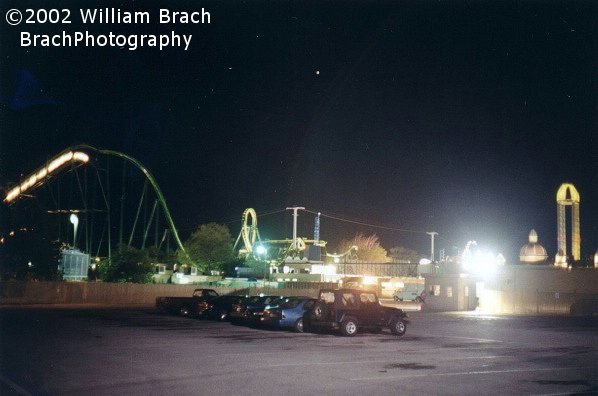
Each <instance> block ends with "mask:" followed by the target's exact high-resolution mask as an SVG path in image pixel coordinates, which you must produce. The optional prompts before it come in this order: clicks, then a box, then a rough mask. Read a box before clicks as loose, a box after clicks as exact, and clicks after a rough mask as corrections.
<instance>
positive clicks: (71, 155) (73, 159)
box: [4, 144, 255, 260]
mask: <svg viewBox="0 0 598 396" xmlns="http://www.w3.org/2000/svg"><path fill="white" fill-rule="evenodd" d="M82 150H88V151H93V152H96V153H98V154H103V155H112V156H116V157H119V158H122V159H124V160H126V161H128V162H130V163H132V164H133V165H134V166H136V167H137V168H138V169H139V170H140V171H141V172H142V173H143V174H144V175H145V177H146V178H147V180H148V181H149V182H150V184H151V186H152V188H153V189H154V192H155V194H156V197H157V199H158V202H159V203H160V206H161V207H162V210H163V212H164V216H165V218H166V221H167V222H168V226H169V228H170V231H171V232H172V235H173V237H174V239H175V241H176V243H177V246H178V248H179V249H180V250H181V251H182V252H183V253H184V254H185V256H187V258H188V259H189V260H190V258H189V255H188V253H187V251H186V250H185V247H184V246H183V243H182V242H181V239H180V238H179V234H178V232H177V229H176V227H175V225H174V221H173V219H172V215H171V214H170V210H169V209H168V205H167V204H166V199H165V198H164V195H163V194H162V190H160V187H159V186H158V183H157V182H156V179H155V178H154V176H153V175H152V174H151V172H150V171H149V170H148V169H147V168H146V167H145V166H144V165H143V164H142V163H141V162H140V161H139V160H137V159H135V158H133V157H131V156H130V155H127V154H125V153H121V152H119V151H114V150H107V149H98V148H95V147H93V146H90V145H86V144H82V145H78V146H75V147H72V148H68V149H66V150H64V151H62V152H61V153H60V154H59V155H57V156H56V157H54V158H52V159H51V160H50V161H48V162H47V163H46V164H45V165H44V166H42V167H41V168H39V169H37V170H36V171H35V172H33V173H32V174H30V175H29V176H27V177H26V178H25V179H24V181H22V182H21V183H20V184H19V185H18V186H16V187H14V188H13V189H11V190H10V191H9V192H8V194H7V195H6V198H5V199H4V202H5V203H11V202H12V201H14V200H16V199H17V198H18V197H19V196H20V195H22V194H23V193H25V191H29V190H32V189H35V188H37V187H40V186H41V185H43V184H44V182H45V181H46V180H47V179H48V178H49V177H50V176H51V175H52V173H55V172H58V171H59V170H60V168H61V167H63V166H64V165H67V164H69V163H77V162H80V163H81V164H86V163H88V162H89V156H88V154H86V153H85V152H84V151H82ZM253 214H254V216H255V211H254V212H253Z"/></svg>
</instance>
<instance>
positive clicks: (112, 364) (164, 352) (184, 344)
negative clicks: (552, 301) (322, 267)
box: [0, 306, 598, 395]
mask: <svg viewBox="0 0 598 396" xmlns="http://www.w3.org/2000/svg"><path fill="white" fill-rule="evenodd" d="M409 315H410V320H411V323H410V324H409V326H408V329H407V333H406V335H405V336H403V337H397V336H393V335H391V334H390V333H389V332H388V331H383V332H382V333H380V334H369V333H360V334H358V335H357V336H355V337H352V338H347V337H342V336H339V335H337V334H311V333H302V334H298V333H292V332H287V331H273V330H263V329H255V328H248V327H243V326H233V325H231V324H229V323H227V322H212V321H204V320H196V319H188V318H182V317H176V316H168V315H165V314H160V313H157V312H155V311H154V310H153V309H152V308H150V307H136V308H123V307H112V308H106V307H99V306H96V307H76V308H73V307H68V306H63V307H29V308H25V307H20V308H16V307H8V308H7V307H3V308H0V341H1V344H0V346H1V350H0V393H1V394H2V395H38V394H49V395H83V394H85V395H89V394H93V395H115V394H126V395H166V394H168V395H172V394H176V395H231V394H247V395H279V394H289V395H314V394H321V395H341V394H343V395H347V394H350V395H360V394H368V395H391V394H392V395H396V394H400V395H421V394H426V395H428V394H431V395H474V394H475V395H479V394H484V395H494V394H496V395H498V394H500V395H504V394H509V395H559V394H563V395H565V394H598V331H597V330H598V318H596V317H589V318H574V317H511V316H490V315H482V314H468V315H463V314H455V313H452V314H442V313H428V312H417V311H416V312H411V313H410V314H409Z"/></svg>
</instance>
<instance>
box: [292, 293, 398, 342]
mask: <svg viewBox="0 0 598 396" xmlns="http://www.w3.org/2000/svg"><path fill="white" fill-rule="evenodd" d="M303 320H304V322H303V324H304V327H306V328H307V329H309V330H318V329H334V330H340V332H341V334H342V335H345V336H354V335H355V334H357V332H358V331H359V330H361V329H364V330H370V331H374V332H378V331H381V330H382V328H384V327H387V328H389V329H390V331H391V333H392V334H395V335H398V336H402V335H403V334H405V331H406V330H407V323H409V322H408V320H407V314H406V313H405V312H403V310H402V309H399V308H394V307H385V306H382V305H380V302H379V301H378V296H377V295H376V293H374V292H372V291H367V290H362V289H334V290H333V289H324V290H320V294H319V297H318V301H316V303H315V304H314V305H313V307H312V308H311V309H310V310H309V311H307V312H306V313H305V315H304V316H303Z"/></svg>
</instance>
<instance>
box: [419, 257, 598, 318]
mask: <svg viewBox="0 0 598 396" xmlns="http://www.w3.org/2000/svg"><path fill="white" fill-rule="evenodd" d="M425 279H426V291H427V293H428V296H427V298H426V310H430V311H468V310H475V309H477V310H479V311H481V312H484V313H489V314H517V315H569V314H572V315H595V314H598V270H597V269H595V268H571V269H563V268H558V267H554V266H530V265H504V266H502V267H500V268H498V269H497V271H496V272H495V273H493V274H492V275H489V276H487V277H481V276H478V277H470V276H469V275H468V274H427V275H425Z"/></svg>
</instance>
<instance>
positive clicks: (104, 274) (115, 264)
mask: <svg viewBox="0 0 598 396" xmlns="http://www.w3.org/2000/svg"><path fill="white" fill-rule="evenodd" d="M99 273H100V278H101V279H102V280H104V281H105V282H131V283H150V282H151V281H152V274H153V265H152V263H151V260H150V257H149V254H148V252H147V250H139V249H136V248H134V247H132V246H128V245H124V244H123V245H119V247H118V251H117V252H115V253H114V254H113V255H112V259H111V260H106V261H104V262H102V263H100V265H99Z"/></svg>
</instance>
